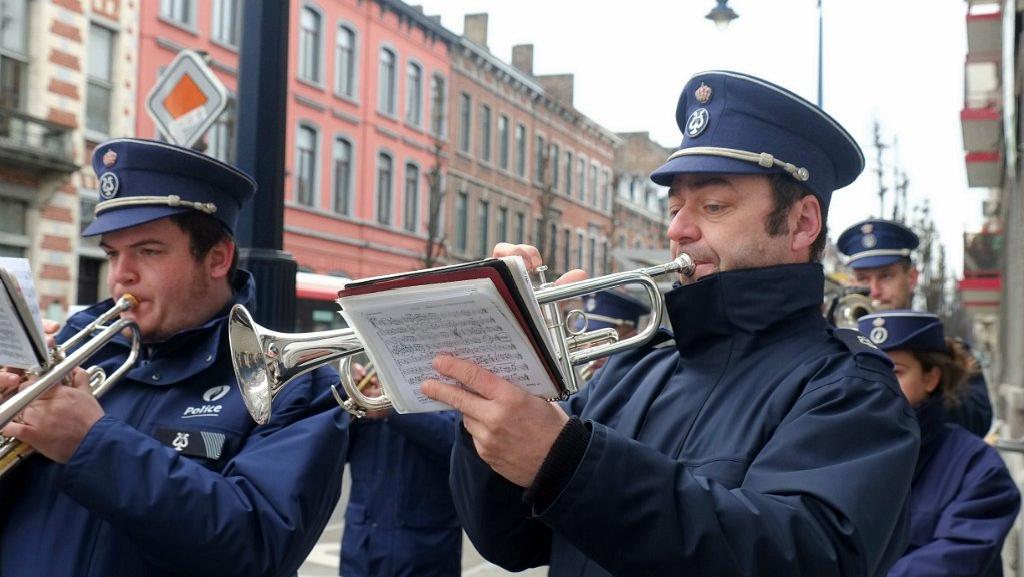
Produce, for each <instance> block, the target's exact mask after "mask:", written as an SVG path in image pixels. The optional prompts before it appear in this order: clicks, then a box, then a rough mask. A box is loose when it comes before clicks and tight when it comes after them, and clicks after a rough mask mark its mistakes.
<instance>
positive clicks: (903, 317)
mask: <svg viewBox="0 0 1024 577" xmlns="http://www.w3.org/2000/svg"><path fill="white" fill-rule="evenodd" d="M857 328H859V329H860V332H862V333H864V334H865V335H867V336H868V338H869V339H871V342H873V343H875V345H876V346H877V347H878V348H880V349H882V350H883V351H892V350H912V351H936V352H940V353H946V352H949V351H948V349H947V348H946V338H945V335H944V333H943V331H942V321H940V320H939V317H937V316H935V315H933V314H931V313H924V312H917V311H911V310H895V311H883V312H880V313H875V314H870V315H864V316H862V317H860V319H858V320H857Z"/></svg>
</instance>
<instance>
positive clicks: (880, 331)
mask: <svg viewBox="0 0 1024 577" xmlns="http://www.w3.org/2000/svg"><path fill="white" fill-rule="evenodd" d="M868 336H869V337H871V341H872V342H874V343H875V344H876V345H880V344H882V343H884V342H885V341H886V340H887V339H888V338H889V331H887V330H885V327H875V328H873V329H871V334H869V335H868Z"/></svg>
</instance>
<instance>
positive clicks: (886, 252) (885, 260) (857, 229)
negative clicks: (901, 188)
mask: <svg viewBox="0 0 1024 577" xmlns="http://www.w3.org/2000/svg"><path fill="white" fill-rule="evenodd" d="M919 242H920V241H919V240H918V238H917V235H916V234H914V231H912V230H910V229H909V228H907V227H905V226H903V225H902V224H899V223H898V222H892V221H889V220H881V219H868V220H865V221H862V222H858V223H857V224H855V225H853V226H851V227H850V228H848V229H846V230H844V231H843V234H841V235H839V240H837V241H836V247H837V248H838V249H839V252H841V253H843V254H845V255H846V256H847V261H846V264H847V265H848V266H850V267H851V268H875V267H879V266H886V265H889V264H892V263H894V262H897V261H900V260H902V259H910V253H911V252H913V250H914V249H915V248H917V245H918V243H919Z"/></svg>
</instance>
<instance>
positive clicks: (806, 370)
mask: <svg viewBox="0 0 1024 577" xmlns="http://www.w3.org/2000/svg"><path fill="white" fill-rule="evenodd" d="M676 121H677V123H678V125H679V127H680V129H681V130H682V131H683V133H684V137H683V142H682V145H681V147H680V149H679V150H678V151H677V152H676V153H674V154H673V155H672V156H671V157H670V159H669V160H668V162H667V163H666V164H665V165H664V166H662V167H661V168H659V169H658V170H657V171H655V173H654V174H653V176H652V179H653V180H655V182H659V183H662V184H665V185H669V186H671V189H670V191H669V211H670V215H671V222H670V224H669V228H668V236H669V238H670V240H671V245H672V254H673V256H676V255H678V254H679V253H687V254H689V255H690V256H691V257H693V259H694V261H695V263H696V264H697V268H696V272H695V274H694V275H693V277H692V278H681V279H680V280H681V281H682V286H680V287H678V288H676V289H674V290H672V291H670V292H669V293H668V294H667V295H666V296H665V310H666V314H667V315H668V318H669V321H670V322H671V325H672V328H673V331H674V340H670V339H673V336H672V335H669V334H667V333H665V334H662V335H661V338H660V339H656V341H655V342H654V343H652V345H651V346H646V347H643V348H640V349H636V350H634V351H632V352H628V353H624V354H621V355H617V356H613V357H612V358H611V359H609V361H608V363H607V364H606V365H605V367H604V368H603V369H602V371H601V373H600V374H599V375H598V377H597V378H595V379H594V380H593V381H592V382H591V383H590V384H589V385H588V387H587V388H586V389H584V390H583V392H581V393H579V394H577V395H576V396H574V397H573V398H571V399H570V400H569V401H568V402H566V403H564V404H561V405H560V404H553V403H547V402H546V401H544V400H542V399H539V398H537V397H532V396H529V395H527V394H525V393H523V392H522V391H521V390H520V389H518V388H516V387H515V386H514V385H512V384H510V383H508V382H506V381H504V380H502V379H500V378H498V377H497V376H495V375H493V374H490V373H488V372H486V371H485V370H484V369H482V368H481V367H479V366H476V365H473V364H470V363H467V362H465V361H462V360H459V359H455V358H450V357H439V358H438V359H436V360H435V367H436V368H437V369H438V371H439V372H440V373H441V374H442V375H444V376H446V377H448V378H449V379H451V380H453V381H456V382H457V383H458V384H457V385H452V384H450V383H443V382H440V381H427V382H426V383H425V384H424V386H423V391H424V392H425V393H426V394H427V395H428V396H430V397H432V398H435V399H437V400H440V401H443V402H446V403H448V404H450V405H452V406H453V407H455V408H456V409H459V410H460V411H461V412H462V414H463V425H464V431H463V433H462V435H461V438H460V440H459V442H458V443H457V444H456V448H455V451H454V454H453V458H452V468H453V471H452V481H451V485H452V492H453V495H454V497H455V503H456V507H457V509H458V511H459V515H460V518H461V519H462V521H463V526H464V528H465V530H466V531H467V533H468V534H469V535H470V538H471V539H472V540H473V543H474V544H475V545H476V547H477V549H478V550H479V551H480V552H481V553H483V555H484V556H485V557H487V558H488V559H489V560H491V561H493V562H495V563H497V564H498V565H501V566H502V567H505V568H507V569H510V570H521V569H524V568H527V567H533V566H539V565H545V564H547V565H550V573H549V574H550V575H552V576H563V575H573V576H607V575H620V576H621V575H638V576H640V575H644V576H646V575H683V574H694V575H709V576H710V575H771V576H774V575H789V576H797V575H813V576H818V577H820V576H832V575H834V576H839V575H865V576H877V575H884V574H885V572H886V570H887V568H888V567H889V566H890V565H891V564H892V563H893V562H894V561H895V560H896V559H897V558H898V557H899V555H900V554H901V553H902V552H903V551H904V550H905V546H906V542H905V539H906V534H905V531H906V527H907V516H906V512H905V505H906V502H907V495H908V492H909V487H910V481H911V476H912V474H913V470H914V460H915V458H916V456H917V450H918V444H919V439H918V429H917V424H916V422H915V420H914V415H913V413H912V412H911V410H910V408H909V406H908V405H907V402H906V400H905V399H904V398H903V395H902V394H901V392H900V389H899V386H898V384H897V382H896V379H895V377H894V376H893V373H892V368H891V367H892V365H891V363H890V362H889V360H888V359H887V358H886V357H885V355H884V354H882V353H881V352H879V351H878V350H877V349H876V348H875V347H874V346H873V345H872V344H871V343H870V341H867V340H866V338H864V337H863V336H861V335H859V333H856V332H855V331H839V330H834V329H832V328H830V327H829V326H828V325H827V324H826V322H825V320H824V319H823V318H822V315H821V311H820V307H821V303H822V297H823V294H822V292H823V286H824V278H823V272H822V269H821V266H820V265H819V264H817V262H816V260H817V258H818V254H819V252H820V249H821V247H822V246H823V242H824V240H823V239H824V234H825V230H824V229H825V220H824V216H825V214H826V211H827V206H828V201H829V198H830V196H831V194H832V192H833V191H834V190H836V189H839V188H842V187H844V186H846V185H847V184H849V183H850V182H852V181H853V180H854V179H855V178H856V177H857V175H858V174H859V173H860V172H861V171H862V170H863V166H864V159H863V156H862V154H861V152H860V149H859V147H858V146H857V144H856V143H855V142H854V140H853V139H852V137H850V135H849V134H848V133H847V132H846V131H845V130H843V128H842V127H841V126H839V124H838V123H836V121H835V120H833V119H832V118H831V117H829V116H827V115H826V114H825V113H824V112H822V111H821V110H820V109H818V108H817V107H815V106H814V105H812V104H810V103H808V102H807V101H805V100H803V99H802V98H800V97H798V96H796V95H794V94H792V93H791V92H789V91H787V90H785V89H783V88H780V87H778V86H775V85H773V84H770V83H768V82H765V81H763V80H761V79H758V78H754V77H752V76H747V75H744V74H738V73H733V72H706V73H702V74H698V75H696V76H694V77H693V78H692V79H691V80H690V81H689V82H688V83H687V85H686V87H685V88H684V89H683V93H682V96H681V97H680V100H679V106H678V109H677V112H676ZM495 252H496V253H497V254H500V255H505V254H520V255H522V256H523V257H524V258H526V259H527V262H528V264H529V265H530V266H537V265H539V264H541V263H540V255H539V254H538V252H537V250H536V249H535V248H533V247H526V246H512V245H499V246H498V247H497V248H496V249H495ZM567 276H569V278H578V276H579V273H578V272H577V273H575V274H574V273H569V275H567ZM458 385H462V386H458ZM881 479H884V482H880V480H881Z"/></svg>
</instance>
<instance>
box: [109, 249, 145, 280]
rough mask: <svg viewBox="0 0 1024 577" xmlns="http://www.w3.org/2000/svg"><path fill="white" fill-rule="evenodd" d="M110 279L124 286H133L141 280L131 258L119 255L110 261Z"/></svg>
mask: <svg viewBox="0 0 1024 577" xmlns="http://www.w3.org/2000/svg"><path fill="white" fill-rule="evenodd" d="M110 279H111V280H112V281H113V282H114V283H115V284H119V285H122V286H131V285H132V284H134V283H135V282H137V281H138V280H139V275H138V273H137V272H136V270H135V266H134V264H133V263H132V261H131V259H130V258H126V257H123V256H119V257H118V258H117V259H114V260H111V261H110Z"/></svg>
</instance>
